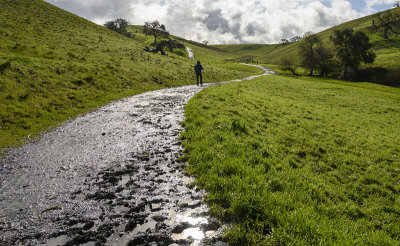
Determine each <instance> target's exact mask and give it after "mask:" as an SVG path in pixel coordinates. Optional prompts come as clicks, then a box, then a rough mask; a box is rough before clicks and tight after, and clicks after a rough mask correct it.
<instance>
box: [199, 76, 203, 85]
mask: <svg viewBox="0 0 400 246" xmlns="http://www.w3.org/2000/svg"><path fill="white" fill-rule="evenodd" d="M199 76H200V84H201V85H202V84H203V75H202V74H200V75H199Z"/></svg>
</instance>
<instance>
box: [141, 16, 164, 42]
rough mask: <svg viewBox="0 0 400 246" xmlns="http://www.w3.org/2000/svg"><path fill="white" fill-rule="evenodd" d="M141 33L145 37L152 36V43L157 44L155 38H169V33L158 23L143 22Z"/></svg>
mask: <svg viewBox="0 0 400 246" xmlns="http://www.w3.org/2000/svg"><path fill="white" fill-rule="evenodd" d="M143 33H144V34H146V35H152V36H153V37H154V43H156V42H157V37H162V38H168V36H169V33H168V32H167V30H166V29H165V25H164V24H160V22H158V21H153V22H145V23H144V26H143Z"/></svg>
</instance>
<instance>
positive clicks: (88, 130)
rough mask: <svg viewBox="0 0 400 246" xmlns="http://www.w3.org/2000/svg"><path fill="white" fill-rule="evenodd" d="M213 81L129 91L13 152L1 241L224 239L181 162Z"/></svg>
mask: <svg viewBox="0 0 400 246" xmlns="http://www.w3.org/2000/svg"><path fill="white" fill-rule="evenodd" d="M264 71H265V73H264V74H263V75H266V74H271V73H273V72H272V71H270V70H269V69H264ZM259 76H262V75H259ZM259 76H253V77H249V78H246V79H243V80H249V79H252V78H254V77H259ZM233 81H242V80H233ZM233 81H228V82H233ZM210 85H212V84H207V85H205V86H204V87H197V86H195V85H193V86H183V87H177V88H169V89H163V90H158V91H153V92H148V93H143V94H140V95H136V96H133V97H130V98H125V99H122V100H119V101H116V102H113V103H110V104H108V105H106V106H104V107H102V108H99V109H97V110H95V111H93V112H90V113H88V114H85V115H82V116H80V117H78V118H76V119H74V120H71V121H69V122H67V123H65V124H64V125H62V126H61V127H58V128H55V129H54V130H52V131H50V132H48V133H46V134H45V135H43V137H42V138H41V139H39V140H37V141H36V142H33V143H30V144H27V145H25V146H23V147H21V148H17V149H14V150H12V151H10V152H9V153H8V154H7V155H6V156H5V157H3V158H2V159H1V160H0V245H225V244H224V243H222V242H220V239H219V234H220V233H219V232H220V231H221V224H220V223H219V222H218V221H217V220H215V219H213V218H211V217H210V216H209V213H208V208H207V207H206V206H205V205H204V204H203V195H204V193H203V191H201V190H199V189H197V188H196V187H193V185H191V182H192V181H193V180H192V179H191V178H190V177H187V176H185V175H184V171H183V170H184V165H185V163H182V162H179V157H181V156H182V152H183V149H182V147H181V143H180V141H179V134H180V131H182V130H183V129H182V127H181V126H180V124H179V122H181V121H182V120H183V119H184V105H186V103H187V102H188V100H189V99H190V98H191V97H192V96H193V95H194V94H195V93H197V92H199V91H200V90H202V89H203V88H205V87H207V86H210Z"/></svg>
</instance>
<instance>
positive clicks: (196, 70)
mask: <svg viewBox="0 0 400 246" xmlns="http://www.w3.org/2000/svg"><path fill="white" fill-rule="evenodd" d="M201 70H204V68H203V66H202V65H201V64H196V65H194V71H195V72H196V74H201Z"/></svg>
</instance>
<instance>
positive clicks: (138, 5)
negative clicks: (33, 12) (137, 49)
mask: <svg viewBox="0 0 400 246" xmlns="http://www.w3.org/2000/svg"><path fill="white" fill-rule="evenodd" d="M45 1H47V2H49V3H51V4H53V5H55V6H57V7H60V8H62V9H64V10H67V11H69V12H71V13H74V14H76V15H78V16H81V17H83V18H85V19H88V20H90V21H92V22H95V23H97V24H100V25H102V24H104V23H105V22H106V21H108V20H113V19H116V18H124V19H126V20H128V21H129V22H130V23H131V24H134V25H143V24H144V22H146V21H154V20H158V21H159V22H160V23H162V24H164V25H165V26H166V29H167V31H169V32H170V33H171V34H174V35H176V36H180V37H183V38H186V39H190V40H194V41H198V42H202V41H208V42H209V43H210V44H239V43H263V44H269V43H278V42H279V41H280V40H281V39H283V38H286V39H290V38H291V37H294V36H302V35H303V34H304V33H305V32H307V31H312V32H314V33H317V32H320V31H322V30H325V29H327V28H330V27H332V26H335V25H338V24H340V23H343V22H346V21H350V20H353V19H356V18H359V17H362V16H365V15H369V14H373V13H376V12H378V11H382V10H386V9H389V8H391V7H392V6H393V4H394V2H395V0H284V1H283V0H45Z"/></svg>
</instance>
